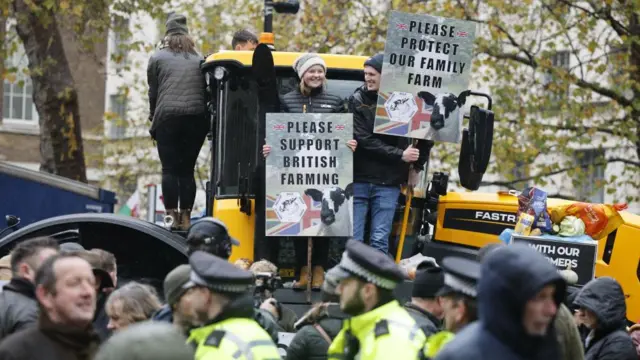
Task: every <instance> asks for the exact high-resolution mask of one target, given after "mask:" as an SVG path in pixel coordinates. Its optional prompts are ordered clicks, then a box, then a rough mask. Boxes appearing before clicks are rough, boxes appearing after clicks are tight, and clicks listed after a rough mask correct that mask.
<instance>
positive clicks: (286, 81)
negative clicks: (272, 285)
mask: <svg viewBox="0 0 640 360" xmlns="http://www.w3.org/2000/svg"><path fill="white" fill-rule="evenodd" d="M327 75H328V76H329V77H328V78H327V91H328V92H330V93H332V94H336V95H339V96H340V97H341V98H343V99H348V98H349V96H351V94H353V92H354V91H355V90H356V89H357V88H358V87H360V86H361V85H362V84H363V83H364V81H363V80H350V79H332V78H331V74H330V73H329V74H327ZM299 82H300V81H299V80H298V78H297V76H295V75H294V74H291V75H290V76H281V77H279V78H278V86H279V93H280V95H284V94H286V93H288V92H291V91H293V90H294V89H296V88H297V87H298V83H299Z"/></svg>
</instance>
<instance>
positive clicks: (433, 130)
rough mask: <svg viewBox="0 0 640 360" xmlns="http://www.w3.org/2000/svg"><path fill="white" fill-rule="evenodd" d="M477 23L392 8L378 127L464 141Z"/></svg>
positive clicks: (405, 134)
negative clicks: (463, 127)
mask: <svg viewBox="0 0 640 360" xmlns="http://www.w3.org/2000/svg"><path fill="white" fill-rule="evenodd" d="M475 33H476V24H475V23H473V22H470V21H464V20H456V19H446V18H441V17H435V16H430V15H417V14H407V13H403V12H398V11H392V12H391V16H390V18H389V26H388V28H387V41H386V43H385V48H384V63H383V67H382V77H381V85H380V91H379V92H378V107H377V110H376V119H375V126H374V132H376V133H378V134H386V135H395V136H403V137H409V138H414V139H426V140H435V141H442V142H453V143H459V142H460V141H461V138H462V137H461V132H462V117H463V111H459V109H460V108H461V107H462V106H463V105H464V101H465V99H464V96H460V94H461V93H462V92H464V91H467V90H468V87H469V80H470V74H471V61H472V60H473V42H474V40H475Z"/></svg>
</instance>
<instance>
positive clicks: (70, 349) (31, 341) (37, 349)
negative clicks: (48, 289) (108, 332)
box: [0, 313, 100, 360]
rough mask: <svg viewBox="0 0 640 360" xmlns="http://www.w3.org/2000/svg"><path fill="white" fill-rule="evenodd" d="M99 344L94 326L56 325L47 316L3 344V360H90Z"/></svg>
mask: <svg viewBox="0 0 640 360" xmlns="http://www.w3.org/2000/svg"><path fill="white" fill-rule="evenodd" d="M99 345H100V339H99V337H98V335H97V334H96V333H95V331H93V329H92V328H91V327H88V328H87V329H84V330H80V329H75V328H70V327H68V326H65V325H61V324H53V323H52V322H51V320H49V319H48V317H47V316H46V314H44V313H43V315H42V316H40V318H39V321H38V322H37V323H36V326H32V327H30V328H28V329H26V330H25V331H21V332H19V333H15V334H13V335H11V336H9V337H8V338H6V339H4V340H3V341H2V342H0V359H2V360H27V359H34V360H35V359H38V360H91V359H93V357H94V355H95V353H96V352H97V350H98V347H99Z"/></svg>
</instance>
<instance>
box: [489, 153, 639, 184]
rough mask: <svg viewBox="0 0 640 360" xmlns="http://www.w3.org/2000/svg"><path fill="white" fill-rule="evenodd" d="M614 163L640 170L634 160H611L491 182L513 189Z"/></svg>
mask: <svg viewBox="0 0 640 360" xmlns="http://www.w3.org/2000/svg"><path fill="white" fill-rule="evenodd" d="M613 163H623V164H627V165H632V166H636V167H638V168H640V162H638V161H633V160H629V159H623V158H610V159H606V160H605V161H604V162H599V163H596V164H584V165H578V166H570V167H565V168H561V169H558V170H553V171H549V172H547V173H544V174H537V175H534V176H528V177H525V178H521V179H516V180H512V181H493V182H491V185H496V186H504V187H511V186H513V185H515V184H517V183H521V182H526V181H532V180H536V179H539V178H541V177H547V176H553V175H558V174H562V173H564V172H567V171H569V170H572V169H575V168H581V169H586V168H588V167H589V166H606V165H607V164H613Z"/></svg>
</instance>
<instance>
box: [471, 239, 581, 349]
mask: <svg viewBox="0 0 640 360" xmlns="http://www.w3.org/2000/svg"><path fill="white" fill-rule="evenodd" d="M500 246H505V245H504V244H502V243H492V244H489V245H486V246H484V247H483V248H481V249H480V250H479V251H478V261H480V262H482V261H483V260H484V258H485V257H486V256H487V255H488V254H489V253H490V252H491V251H492V250H495V249H497V248H498V247H500ZM559 273H560V276H562V277H563V278H564V279H565V281H566V282H567V285H568V287H567V292H568V289H569V288H570V287H571V284H573V283H575V282H574V280H575V281H577V275H576V276H575V277H572V276H569V274H570V273H573V272H572V271H571V270H562V271H560V272H559ZM573 274H574V275H575V273H573ZM570 278H572V279H571V281H570V280H569V279H570ZM565 302H566V296H565ZM553 326H554V327H555V332H556V336H557V338H558V346H559V351H560V357H559V358H558V359H559V360H584V349H583V347H582V340H581V339H580V333H579V332H578V328H577V327H576V324H575V322H574V319H573V314H571V311H570V310H569V308H568V307H567V306H565V304H560V306H558V312H557V314H556V319H555V320H554V322H553Z"/></svg>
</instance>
